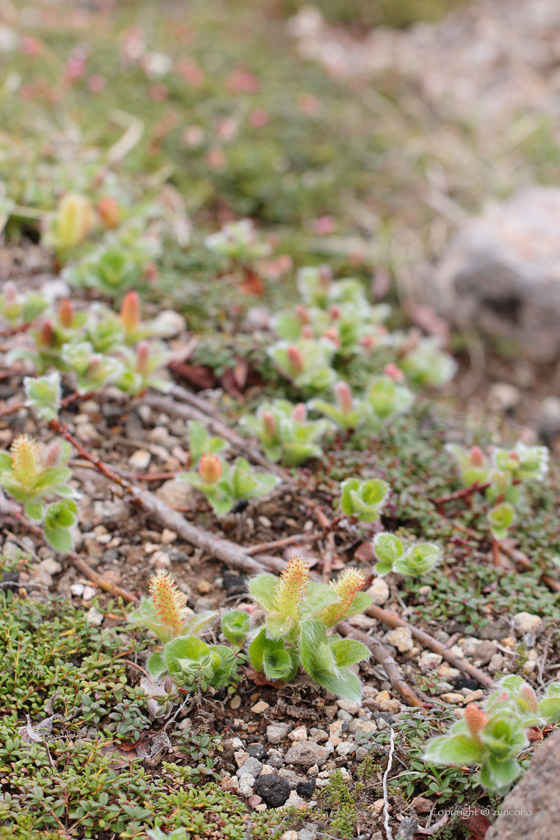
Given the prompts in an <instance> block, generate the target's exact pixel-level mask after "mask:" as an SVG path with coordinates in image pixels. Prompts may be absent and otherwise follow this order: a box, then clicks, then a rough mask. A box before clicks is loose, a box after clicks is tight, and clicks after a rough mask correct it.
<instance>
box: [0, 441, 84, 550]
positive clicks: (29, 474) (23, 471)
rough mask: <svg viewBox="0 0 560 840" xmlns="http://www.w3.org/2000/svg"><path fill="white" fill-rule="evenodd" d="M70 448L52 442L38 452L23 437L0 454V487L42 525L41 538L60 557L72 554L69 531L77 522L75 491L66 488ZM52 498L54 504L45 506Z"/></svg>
mask: <svg viewBox="0 0 560 840" xmlns="http://www.w3.org/2000/svg"><path fill="white" fill-rule="evenodd" d="M71 454H72V447H71V446H70V444H69V443H67V442H66V441H65V440H60V441H54V443H52V444H51V445H50V447H49V448H48V449H47V450H46V451H44V452H42V451H41V449H40V447H39V444H38V442H37V441H36V440H34V439H33V438H30V437H28V436H27V435H20V436H19V437H17V438H16V439H15V440H14V442H13V443H12V445H11V447H10V451H9V452H0V487H2V488H3V489H4V490H6V491H7V492H8V493H9V494H10V495H11V496H13V497H14V499H16V500H17V501H18V502H21V503H22V504H23V505H24V510H25V513H26V515H27V516H28V517H29V518H30V519H32V520H34V521H36V522H43V523H44V533H45V538H46V539H47V540H48V542H49V543H50V545H52V547H53V548H54V549H55V550H56V551H59V552H61V553H66V552H68V551H71V550H72V547H73V545H74V541H73V538H72V534H71V532H70V528H71V527H72V525H74V523H75V522H76V519H77V513H78V506H77V504H76V501H75V499H76V498H78V497H79V494H78V493H77V491H76V490H75V489H74V488H73V487H71V486H70V484H69V481H70V479H71V478H72V475H73V473H72V469H71V468H70V467H68V466H67V464H68V461H69V460H70V456H71ZM53 496H55V497H58V500H57V501H52V502H47V499H48V498H49V497H50V498H52V497H53Z"/></svg>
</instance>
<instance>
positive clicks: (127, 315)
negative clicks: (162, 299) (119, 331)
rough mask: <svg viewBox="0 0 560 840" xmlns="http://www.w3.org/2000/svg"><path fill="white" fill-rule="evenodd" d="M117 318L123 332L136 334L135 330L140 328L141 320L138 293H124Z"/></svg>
mask: <svg viewBox="0 0 560 840" xmlns="http://www.w3.org/2000/svg"><path fill="white" fill-rule="evenodd" d="M119 318H120V320H121V324H122V325H123V327H124V330H125V332H127V333H134V332H136V330H137V329H138V327H139V326H140V318H141V311H140V297H139V295H138V292H135V291H133V290H132V291H130V292H127V293H126V295H125V296H124V298H123V302H122V306H121V311H120V314H119Z"/></svg>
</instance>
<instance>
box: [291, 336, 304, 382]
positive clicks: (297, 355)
mask: <svg viewBox="0 0 560 840" xmlns="http://www.w3.org/2000/svg"><path fill="white" fill-rule="evenodd" d="M287 353H288V361H289V363H290V365H291V367H292V370H293V372H294V373H295V374H296V375H299V374H300V373H303V367H304V366H303V356H302V354H301V350H300V349H299V348H298V347H294V345H293V344H291V345H290V346H289V347H288V350H287Z"/></svg>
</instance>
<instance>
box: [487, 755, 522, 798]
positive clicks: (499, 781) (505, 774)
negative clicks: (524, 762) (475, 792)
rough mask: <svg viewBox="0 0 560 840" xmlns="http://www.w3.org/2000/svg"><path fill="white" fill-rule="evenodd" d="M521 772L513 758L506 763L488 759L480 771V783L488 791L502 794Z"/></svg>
mask: <svg viewBox="0 0 560 840" xmlns="http://www.w3.org/2000/svg"><path fill="white" fill-rule="evenodd" d="M522 772H523V770H522V768H521V765H520V764H519V763H518V762H517V761H516V760H515V759H514V758H510V759H508V760H507V761H496V760H495V759H493V758H488V759H487V760H486V761H485V762H484V764H483V765H482V767H481V769H480V781H481V783H482V784H483V785H484V787H485V788H487V789H488V790H495V791H496V792H497V793H499V794H504V793H507V791H508V790H509V788H510V787H511V786H512V784H513V783H514V782H515V780H516V779H518V778H519V776H520V775H521V773H522Z"/></svg>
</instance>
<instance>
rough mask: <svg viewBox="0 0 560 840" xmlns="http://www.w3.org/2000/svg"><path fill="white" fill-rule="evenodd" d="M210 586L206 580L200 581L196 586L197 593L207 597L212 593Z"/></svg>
mask: <svg viewBox="0 0 560 840" xmlns="http://www.w3.org/2000/svg"><path fill="white" fill-rule="evenodd" d="M212 589H213V587H212V584H211V583H208V581H207V580H201V581H200V583H199V584H198V591H199V592H200V594H201V595H209V594H210V592H212Z"/></svg>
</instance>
